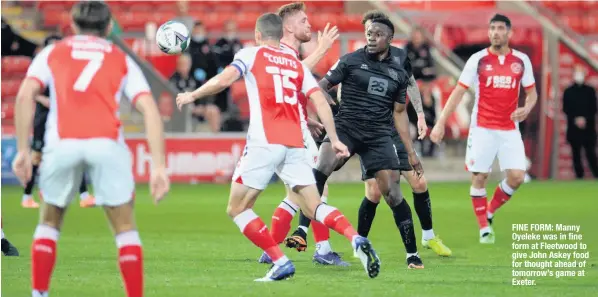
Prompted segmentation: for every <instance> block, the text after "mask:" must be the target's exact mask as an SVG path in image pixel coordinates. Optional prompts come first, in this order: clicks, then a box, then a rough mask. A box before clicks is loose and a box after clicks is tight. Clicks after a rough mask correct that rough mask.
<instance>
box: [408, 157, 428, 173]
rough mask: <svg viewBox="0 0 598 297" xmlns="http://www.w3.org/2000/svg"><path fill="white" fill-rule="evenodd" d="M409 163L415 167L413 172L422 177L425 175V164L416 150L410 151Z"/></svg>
mask: <svg viewBox="0 0 598 297" xmlns="http://www.w3.org/2000/svg"><path fill="white" fill-rule="evenodd" d="M408 156H409V164H411V167H413V174H414V175H415V176H416V177H417V179H420V178H421V177H422V176H423V175H424V166H423V165H422V162H421V161H420V160H419V157H418V156H417V153H416V152H415V151H413V152H411V153H409V155H408Z"/></svg>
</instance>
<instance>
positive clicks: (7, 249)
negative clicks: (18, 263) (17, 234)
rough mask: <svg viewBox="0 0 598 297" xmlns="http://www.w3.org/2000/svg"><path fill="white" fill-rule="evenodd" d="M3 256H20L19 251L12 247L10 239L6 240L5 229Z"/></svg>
mask: <svg viewBox="0 0 598 297" xmlns="http://www.w3.org/2000/svg"><path fill="white" fill-rule="evenodd" d="M1 232H2V254H3V255H5V256H14V257H17V256H19V250H18V249H17V247H15V246H14V245H12V243H10V241H8V239H6V238H4V227H2V230H1Z"/></svg>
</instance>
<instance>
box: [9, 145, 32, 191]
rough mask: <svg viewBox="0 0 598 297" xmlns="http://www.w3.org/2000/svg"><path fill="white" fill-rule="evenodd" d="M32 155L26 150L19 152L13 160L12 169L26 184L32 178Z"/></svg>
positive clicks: (22, 182) (23, 183)
mask: <svg viewBox="0 0 598 297" xmlns="http://www.w3.org/2000/svg"><path fill="white" fill-rule="evenodd" d="M31 170H32V167H31V156H30V155H29V153H26V152H18V153H17V155H16V156H15V159H14V161H13V162H12V171H13V172H14V173H15V175H16V176H17V178H18V179H19V181H20V182H21V184H22V185H23V186H25V185H26V184H27V183H28V182H29V180H31Z"/></svg>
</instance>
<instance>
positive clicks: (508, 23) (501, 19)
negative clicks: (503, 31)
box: [490, 13, 511, 29]
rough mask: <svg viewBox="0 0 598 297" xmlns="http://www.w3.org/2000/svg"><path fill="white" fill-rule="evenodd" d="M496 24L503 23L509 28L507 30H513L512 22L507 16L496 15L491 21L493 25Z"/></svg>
mask: <svg viewBox="0 0 598 297" xmlns="http://www.w3.org/2000/svg"><path fill="white" fill-rule="evenodd" d="M494 22H503V23H505V25H506V26H507V29H511V20H510V19H509V18H508V17H507V16H506V15H502V14H498V13H497V14H495V15H494V16H493V17H492V18H491V19H490V24H492V23H494Z"/></svg>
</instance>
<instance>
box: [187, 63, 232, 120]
mask: <svg viewBox="0 0 598 297" xmlns="http://www.w3.org/2000/svg"><path fill="white" fill-rule="evenodd" d="M240 77H241V73H240V72H239V70H237V68H235V67H226V68H225V69H224V70H223V71H222V72H221V73H220V74H218V75H216V76H214V77H213V78H211V79H210V80H208V81H207V82H206V83H205V84H203V85H202V86H201V87H199V88H198V89H197V90H195V91H193V92H185V93H179V94H178V95H177V97H176V104H177V107H178V108H179V110H180V109H181V108H182V107H183V105H185V104H189V103H191V102H194V101H195V100H200V99H202V98H206V97H207V96H210V95H215V94H218V93H220V92H222V91H224V90H225V89H226V88H228V87H230V86H231V85H232V84H233V83H234V82H235V81H237V80H238V79H239V78H240Z"/></svg>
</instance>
